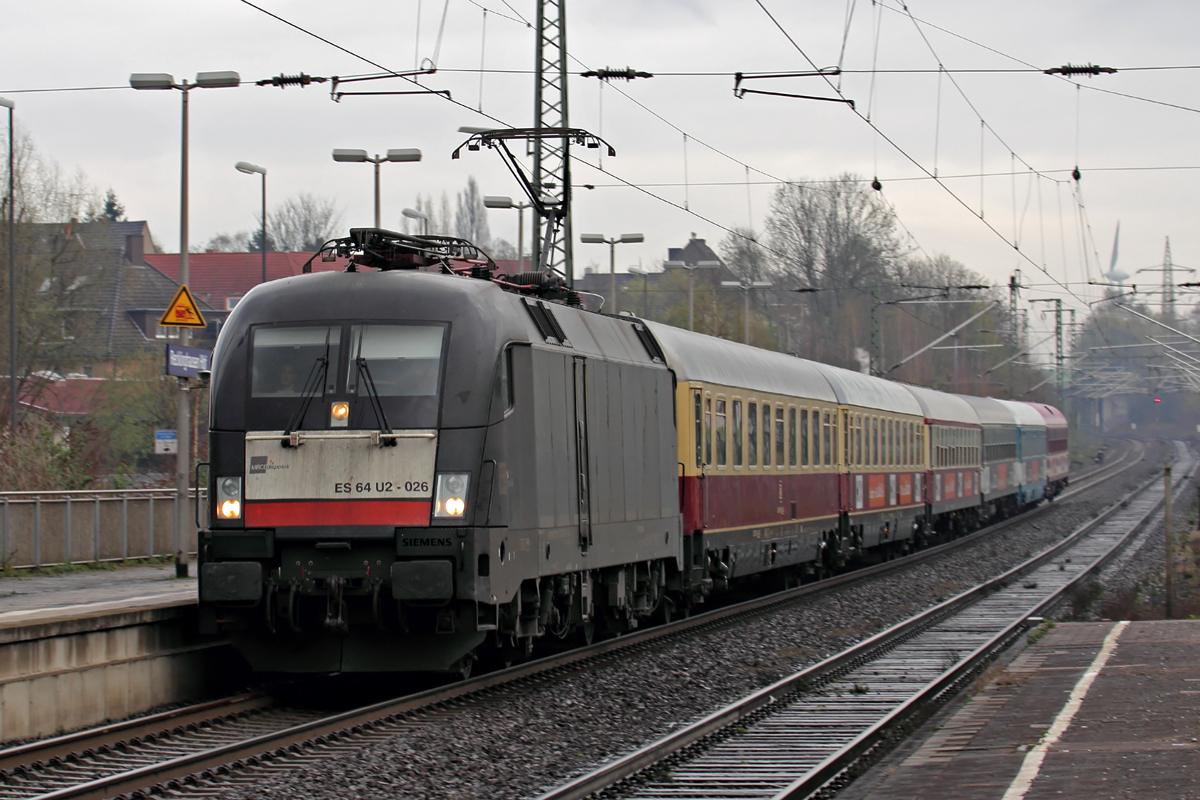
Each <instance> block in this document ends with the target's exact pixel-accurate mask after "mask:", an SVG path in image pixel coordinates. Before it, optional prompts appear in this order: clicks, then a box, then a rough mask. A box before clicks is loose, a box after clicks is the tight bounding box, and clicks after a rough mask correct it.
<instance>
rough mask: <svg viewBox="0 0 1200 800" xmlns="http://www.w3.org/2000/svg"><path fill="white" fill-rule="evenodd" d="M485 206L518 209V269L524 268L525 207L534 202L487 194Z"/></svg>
mask: <svg viewBox="0 0 1200 800" xmlns="http://www.w3.org/2000/svg"><path fill="white" fill-rule="evenodd" d="M483 206H484V208H515V209H516V210H517V269H518V270H522V269H524V266H523V264H522V262H523V261H524V258H525V209H527V208H533V204H532V203H514V202H513V199H512V198H511V197H502V196H499V195H487V196H485V197H484V198H483Z"/></svg>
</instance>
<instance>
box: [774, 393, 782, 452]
mask: <svg viewBox="0 0 1200 800" xmlns="http://www.w3.org/2000/svg"><path fill="white" fill-rule="evenodd" d="M775 466H777V467H782V466H783V406H776V407H775Z"/></svg>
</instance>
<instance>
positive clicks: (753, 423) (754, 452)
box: [746, 403, 758, 467]
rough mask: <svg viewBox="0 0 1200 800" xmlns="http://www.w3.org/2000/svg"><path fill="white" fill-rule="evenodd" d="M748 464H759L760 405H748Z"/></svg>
mask: <svg viewBox="0 0 1200 800" xmlns="http://www.w3.org/2000/svg"><path fill="white" fill-rule="evenodd" d="M746 463H747V464H749V465H750V466H752V467H753V466H755V465H756V464H758V403H748V404H747V405H746Z"/></svg>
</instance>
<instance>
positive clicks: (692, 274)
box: [663, 261, 722, 331]
mask: <svg viewBox="0 0 1200 800" xmlns="http://www.w3.org/2000/svg"><path fill="white" fill-rule="evenodd" d="M721 266H722V264H721V262H720V261H697V262H696V263H695V264H685V263H684V262H682V261H664V262H663V269H686V270H687V273H688V330H689V331H694V330H696V326H695V324H694V322H695V316H696V315H695V308H696V302H695V296H696V270H698V269H720V268H721Z"/></svg>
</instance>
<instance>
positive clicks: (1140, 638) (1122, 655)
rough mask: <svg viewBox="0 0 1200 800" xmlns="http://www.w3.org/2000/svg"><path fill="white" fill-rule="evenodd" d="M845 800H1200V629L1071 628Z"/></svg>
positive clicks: (928, 730) (1020, 659) (946, 715)
mask: <svg viewBox="0 0 1200 800" xmlns="http://www.w3.org/2000/svg"><path fill="white" fill-rule="evenodd" d="M988 678H990V680H988V681H987V683H986V685H985V686H984V687H983V688H982V689H981V690H978V691H977V692H976V693H975V694H973V695H972V696H970V697H969V698H967V699H965V700H963V701H956V703H954V704H952V705H951V706H950V707H949V708H947V709H944V710H943V712H941V713H940V714H938V715H937V716H935V717H934V718H933V719H931V720H930V721H929V722H927V723H926V724H925V725H924V726H923V727H922V729H921V730H920V731H918V733H917V734H916V735H915V736H914V737H913V739H911V740H910V743H909V744H908V745H906V746H904V747H902V748H901V749H900V750H898V751H897V752H895V753H893V754H892V755H891V756H890V757H889V758H888V759H886V760H885V761H884V762H883V763H881V764H879V765H877V766H876V767H875V768H874V769H872V770H870V771H869V772H868V773H867V774H865V775H863V776H862V777H861V778H859V779H858V780H857V781H855V782H854V783H853V784H851V785H850V787H848V788H847V790H846V791H845V792H844V793H843V794H842V795H839V797H846V798H870V800H926V798H928V800H933V799H934V798H938V799H939V800H941V799H942V798H948V797H953V798H955V799H956V800H1022V798H1027V799H1028V800H1049V799H1050V798H1064V797H1074V798H1088V800H1107V798H1135V797H1136V798H1139V799H1140V800H1167V799H1168V798H1170V799H1174V798H1181V799H1182V798H1192V799H1193V800H1194V798H1200V770H1198V769H1196V765H1197V764H1200V742H1198V741H1197V740H1198V738H1200V621H1197V620H1188V621H1155V622H1088V623H1060V624H1059V625H1057V626H1056V627H1054V628H1053V629H1051V630H1050V631H1049V632H1048V633H1047V634H1046V635H1045V636H1044V637H1043V638H1042V639H1041V640H1039V641H1037V642H1036V643H1035V644H1033V645H1030V646H1027V647H1026V648H1025V649H1024V650H1023V651H1022V652H1021V653H1020V654H1019V655H1018V656H1017V657H1016V658H1015V659H1013V660H1012V661H1011V662H1010V663H1009V664H1008V665H1007V666H1006V667H1003V668H997V669H995V670H993V672H992V673H989V675H988Z"/></svg>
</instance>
